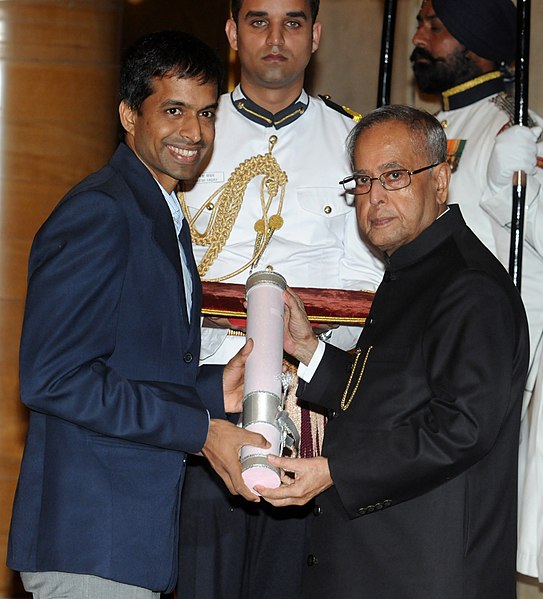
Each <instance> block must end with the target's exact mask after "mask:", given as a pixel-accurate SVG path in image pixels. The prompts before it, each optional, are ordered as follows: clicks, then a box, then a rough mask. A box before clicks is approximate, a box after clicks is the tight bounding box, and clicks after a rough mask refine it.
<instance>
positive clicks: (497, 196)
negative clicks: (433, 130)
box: [411, 0, 543, 580]
mask: <svg viewBox="0 0 543 599" xmlns="http://www.w3.org/2000/svg"><path fill="white" fill-rule="evenodd" d="M418 21H419V26H418V30H417V33H416V34H415V36H414V38H413V43H414V44H415V50H414V51H413V54H412V57H411V60H412V62H413V69H414V72H415V77H416V80H417V83H418V84H419V87H420V88H421V89H422V90H423V91H425V92H427V93H441V95H442V103H443V109H442V110H441V111H440V112H439V113H438V114H437V115H436V117H437V118H438V119H439V120H440V121H441V123H442V125H443V127H444V129H445V132H446V134H447V138H448V140H449V160H450V163H451V166H452V168H453V177H452V181H451V186H450V188H449V201H450V202H452V203H457V204H459V205H460V206H461V209H462V214H463V215H464V218H465V220H466V222H467V223H468V225H469V226H470V227H471V229H473V231H474V232H475V233H476V234H477V235H478V237H479V238H480V239H481V240H482V241H483V242H484V243H485V244H486V245H487V247H488V248H489V249H490V250H491V251H492V252H493V253H494V254H495V255H496V256H497V257H498V258H499V260H500V261H501V262H502V264H503V265H504V266H505V267H506V268H508V267H509V250H510V243H511V219H512V217H511V215H512V181H513V174H514V173H515V172H516V171H517V170H524V171H525V172H526V173H527V175H528V176H527V188H526V217H525V226H524V244H523V258H522V279H521V294H522V298H523V301H524V304H525V307H526V311H527V316H528V322H529V326H530V370H529V374H528V380H527V383H526V392H525V401H524V407H523V420H522V429H521V445H520V459H519V491H520V506H519V525H520V528H519V549H518V564H517V566H518V570H519V572H522V573H524V574H527V575H529V576H534V577H537V576H538V575H539V577H540V579H541V580H543V467H542V464H543V438H542V436H541V435H542V434H543V433H542V430H543V429H542V427H543V419H542V415H541V412H542V409H541V405H540V402H541V394H542V390H541V387H542V386H543V370H541V368H540V366H541V364H540V362H541V349H542V346H543V341H542V335H543V190H542V185H543V169H542V168H541V167H543V160H542V159H541V158H539V159H538V156H543V144H542V138H541V126H542V125H543V120H542V119H541V117H539V116H538V115H536V114H534V113H530V123H529V127H520V126H515V125H514V120H513V114H514V101H513V100H512V98H510V97H509V96H508V95H507V94H506V92H505V83H504V79H503V76H502V73H501V72H500V70H499V64H500V62H502V61H506V62H508V61H510V60H511V59H512V58H514V53H515V23H516V10H515V6H514V5H513V4H512V2H510V0H480V2H477V3H475V2H472V1H471V0H454V1H453V0H433V2H432V1H429V0H425V1H424V2H423V3H422V7H421V10H420V12H419V15H418ZM466 48H467V49H468V50H469V51H470V52H469V53H467V52H466ZM436 58H439V59H441V60H440V61H438V62H436V61H435V59H436ZM440 63H441V64H440ZM534 387H535V388H536V389H537V392H535V393H534ZM530 400H531V401H532V408H531V419H530V418H529V416H528V405H529V403H530ZM528 429H529V431H528ZM527 451H529V455H528V456H527Z"/></svg>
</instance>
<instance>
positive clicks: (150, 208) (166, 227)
mask: <svg viewBox="0 0 543 599" xmlns="http://www.w3.org/2000/svg"><path fill="white" fill-rule="evenodd" d="M110 164H111V165H112V167H113V168H114V169H115V170H116V171H117V172H119V173H120V174H121V176H122V177H123V178H124V180H125V181H126V183H127V184H128V186H129V187H130V189H131V191H132V194H133V195H134V198H135V200H136V202H137V204H138V206H139V207H140V208H141V210H142V212H143V213H144V214H145V216H147V218H149V220H150V221H151V222H152V225H153V238H154V239H155V241H156V243H157V245H158V246H159V247H160V248H161V250H162V251H163V252H164V254H165V255H166V257H167V258H168V260H169V261H170V262H171V264H172V266H173V267H174V269H175V272H176V273H177V276H178V278H179V279H180V280H182V273H181V260H180V258H179V246H178V243H177V235H176V234H175V226H174V224H173V221H172V215H171V213H170V209H169V208H168V205H167V204H166V201H165V200H164V196H163V195H162V192H161V191H160V188H159V187H158V185H157V182H156V181H155V179H154V178H153V176H152V175H151V173H150V171H149V170H148V169H147V167H146V166H145V165H144V164H143V163H142V162H141V160H140V159H139V158H138V157H137V156H136V155H135V154H134V152H132V150H131V149H130V148H129V147H128V146H127V145H126V144H124V143H121V144H120V145H119V147H118V148H117V151H116V152H115V154H114V155H113V157H112V158H111V160H110Z"/></svg>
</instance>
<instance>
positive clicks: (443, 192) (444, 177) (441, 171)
mask: <svg viewBox="0 0 543 599" xmlns="http://www.w3.org/2000/svg"><path fill="white" fill-rule="evenodd" d="M434 180H435V182H436V200H437V202H438V204H445V203H446V202H447V196H448V194H449V183H450V180H451V167H450V166H449V163H448V162H442V163H441V164H438V165H437V166H434Z"/></svg>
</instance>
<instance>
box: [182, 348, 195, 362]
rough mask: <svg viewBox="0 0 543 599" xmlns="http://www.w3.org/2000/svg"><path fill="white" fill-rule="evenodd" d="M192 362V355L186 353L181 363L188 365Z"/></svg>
mask: <svg viewBox="0 0 543 599" xmlns="http://www.w3.org/2000/svg"><path fill="white" fill-rule="evenodd" d="M192 360H193V355H192V354H191V353H190V352H189V351H188V352H187V353H186V354H185V355H184V356H183V362H185V364H190V363H191V362H192Z"/></svg>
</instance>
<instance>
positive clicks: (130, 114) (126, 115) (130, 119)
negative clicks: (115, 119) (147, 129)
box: [119, 100, 136, 133]
mask: <svg viewBox="0 0 543 599" xmlns="http://www.w3.org/2000/svg"><path fill="white" fill-rule="evenodd" d="M119 118H120V119H121V125H122V126H123V129H124V130H125V131H126V132H127V133H133V132H134V127H135V122H136V112H135V111H134V110H133V109H132V108H130V107H129V106H128V104H127V103H126V102H125V101H124V100H123V101H122V102H121V103H120V104H119Z"/></svg>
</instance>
